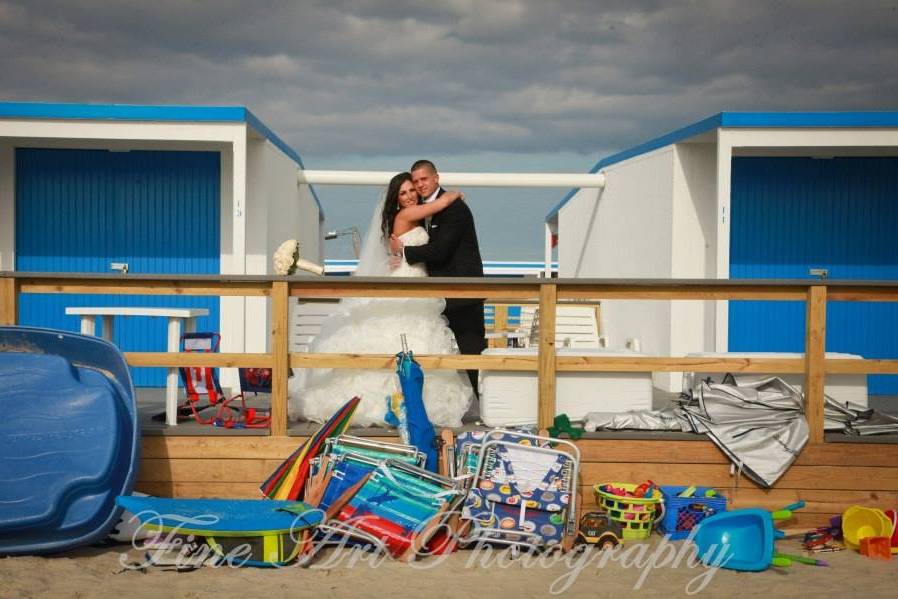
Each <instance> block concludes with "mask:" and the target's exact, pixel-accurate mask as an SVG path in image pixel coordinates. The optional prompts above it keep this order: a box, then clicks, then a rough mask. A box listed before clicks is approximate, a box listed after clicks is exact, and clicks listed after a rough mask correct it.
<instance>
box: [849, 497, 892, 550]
mask: <svg viewBox="0 0 898 599" xmlns="http://www.w3.org/2000/svg"><path fill="white" fill-rule="evenodd" d="M842 535H843V536H844V537H845V544H846V545H848V546H849V547H851V548H852V549H854V550H857V549H859V548H860V545H861V539H865V538H867V537H891V536H892V521H891V520H889V518H888V516H886V515H885V512H883V511H882V510H877V509H875V508H869V507H860V506H857V505H853V506H851V507H850V508H848V509H847V510H845V512H844V513H843V514H842Z"/></svg>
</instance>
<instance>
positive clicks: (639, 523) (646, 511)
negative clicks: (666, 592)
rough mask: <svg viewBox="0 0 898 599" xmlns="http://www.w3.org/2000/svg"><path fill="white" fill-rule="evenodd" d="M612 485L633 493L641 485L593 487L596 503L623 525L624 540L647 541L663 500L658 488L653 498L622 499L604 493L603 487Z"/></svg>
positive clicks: (618, 484) (619, 484) (654, 490)
mask: <svg viewBox="0 0 898 599" xmlns="http://www.w3.org/2000/svg"><path fill="white" fill-rule="evenodd" d="M605 485H611V486H612V487H614V488H617V489H623V490H624V491H630V492H633V491H635V490H636V488H637V487H638V486H639V485H631V484H629V483H602V484H597V485H593V487H592V490H593V492H594V493H595V495H596V503H597V504H598V506H599V507H600V508H602V510H604V511H605V512H606V513H607V514H608V517H609V518H611V519H612V520H614V521H615V522H618V523H619V524H620V525H621V529H622V533H623V538H624V539H625V540H627V539H647V538H648V537H649V535H650V534H652V525H653V524H654V523H655V520H657V519H658V518H657V517H656V516H655V513H656V512H657V510H658V506H659V505H660V504H661V501H662V500H663V496H662V495H661V491H660V490H659V489H658V488H655V489H653V490H652V495H651V497H622V496H620V495H614V494H613V493H608V492H607V491H603V490H602V487H604V486H605Z"/></svg>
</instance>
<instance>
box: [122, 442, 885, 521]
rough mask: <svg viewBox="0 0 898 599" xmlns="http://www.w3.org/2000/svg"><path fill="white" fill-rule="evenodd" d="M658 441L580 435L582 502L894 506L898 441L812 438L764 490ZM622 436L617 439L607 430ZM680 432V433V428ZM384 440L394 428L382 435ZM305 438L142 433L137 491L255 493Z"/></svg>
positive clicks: (712, 455) (825, 510) (709, 446)
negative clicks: (695, 495)
mask: <svg viewBox="0 0 898 599" xmlns="http://www.w3.org/2000/svg"><path fill="white" fill-rule="evenodd" d="M652 435H654V438H653V439H633V438H627V437H628V436H630V435H627V434H625V433H621V434H607V433H606V434H605V437H606V438H600V439H581V440H580V441H577V445H578V447H579V448H580V451H581V452H582V454H583V464H582V467H581V471H580V484H581V487H580V490H581V493H580V494H581V502H580V506H581V509H583V508H586V509H589V508H591V507H593V506H595V501H594V499H593V495H592V485H593V484H595V483H598V482H610V481H634V482H640V481H644V480H646V479H651V480H653V481H655V482H656V483H658V484H671V485H688V484H700V485H703V486H713V487H717V488H718V489H720V490H721V491H722V492H723V493H724V494H725V495H726V496H727V497H730V498H731V499H732V504H731V505H732V507H734V508H736V507H763V508H767V509H774V508H780V507H783V506H785V505H788V504H790V503H792V502H794V501H796V500H798V499H803V500H805V502H807V507H806V508H805V509H803V510H802V511H800V512H798V515H797V518H796V520H795V521H794V522H790V523H788V525H789V526H790V527H809V526H815V525H822V524H825V523H827V522H828V520H829V518H830V517H831V516H833V515H836V514H840V513H842V511H844V510H845V508H847V507H848V506H850V505H866V506H871V507H880V508H886V507H890V506H896V505H898V445H896V444H894V439H892V441H893V443H892V444H877V443H822V444H813V445H808V446H807V447H806V448H805V449H804V451H802V452H801V455H800V456H799V457H798V460H797V461H796V462H795V464H794V465H793V466H792V467H791V468H790V469H789V471H788V472H787V473H786V474H785V475H784V476H783V477H782V478H781V479H780V480H779V481H777V484H776V486H775V488H773V489H762V488H759V487H758V486H757V485H755V484H754V483H752V482H751V481H749V480H748V479H747V478H745V477H744V476H743V477H742V478H741V479H739V481H738V483H737V481H736V478H735V477H734V476H733V475H732V474H731V471H730V462H729V461H728V460H727V459H726V457H725V456H724V455H723V453H722V452H721V451H720V450H719V449H717V447H716V446H715V445H714V444H713V443H711V442H710V441H708V440H706V439H705V438H704V437H703V436H698V435H696V436H695V439H694V440H683V437H684V436H685V435H679V438H673V439H671V438H670V436H668V435H665V434H663V433H652ZM608 437H616V438H608ZM675 437H676V436H675ZM381 438H383V439H384V440H389V439H395V437H393V436H385V437H381ZM303 440H304V437H257V436H240V437H234V436H230V437H221V436H202V437H184V436H152V437H151V436H146V437H144V440H143V457H142V460H141V467H140V472H139V474H138V479H137V487H136V488H137V490H138V491H142V492H144V493H150V494H153V495H161V496H171V497H244V498H254V497H259V489H258V487H259V484H260V483H261V482H262V481H263V480H265V478H266V477H267V476H268V475H269V474H270V473H271V471H272V470H273V469H274V468H275V467H276V466H277V465H278V464H279V463H280V462H281V461H282V460H283V459H284V458H285V457H287V456H288V455H289V454H290V453H291V452H292V451H293V450H295V449H296V448H297V447H298V446H299V444H300V443H302V441H303Z"/></svg>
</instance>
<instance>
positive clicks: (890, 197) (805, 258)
mask: <svg viewBox="0 0 898 599" xmlns="http://www.w3.org/2000/svg"><path fill="white" fill-rule="evenodd" d="M731 203H732V210H731V214H732V222H731V228H730V231H731V237H730V276H731V277H732V278H734V279H768V278H769V279H807V278H812V277H813V275H811V270H812V269H822V270H825V271H826V272H827V276H828V277H829V278H830V279H867V280H898V234H896V232H898V158H894V157H882V158H834V159H823V160H817V159H811V158H755V157H739V158H734V159H733V169H732V194H731ZM729 314H730V316H729V349H730V351H785V352H801V351H804V337H805V332H804V320H805V305H804V303H803V302H764V301H738V302H737V301H732V302H730V310H729ZM826 349H827V351H831V352H846V353H853V354H860V355H862V356H863V357H865V358H898V304H896V303H894V302H893V303H883V302H878V303H870V302H829V303H828V305H827V318H826ZM868 385H869V392H870V394H872V395H894V394H898V376H893V375H873V376H869V377H868Z"/></svg>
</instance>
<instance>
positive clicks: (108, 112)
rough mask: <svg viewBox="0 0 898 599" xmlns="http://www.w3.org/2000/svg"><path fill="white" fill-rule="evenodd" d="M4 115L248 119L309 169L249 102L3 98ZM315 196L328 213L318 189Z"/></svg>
mask: <svg viewBox="0 0 898 599" xmlns="http://www.w3.org/2000/svg"><path fill="white" fill-rule="evenodd" d="M0 119H50V120H83V121H144V122H146V121H155V122H174V123H185V122H190V123H246V125H247V126H248V127H249V128H251V129H253V130H254V131H256V133H258V134H259V135H261V136H262V137H264V138H266V139H267V140H268V141H270V142H271V144H272V145H273V146H275V147H276V148H278V149H279V150H280V151H281V152H283V153H284V154H285V155H286V156H288V157H289V158H290V159H292V160H293V161H294V162H295V163H296V164H297V166H299V168H301V169H305V165H304V164H303V162H302V157H301V156H300V155H299V153H298V152H297V151H296V150H294V149H293V148H291V147H290V146H289V145H287V142H285V141H284V140H283V139H281V138H280V137H278V135H277V134H276V133H275V132H274V131H272V130H271V129H270V128H269V127H268V126H267V125H266V124H265V123H263V122H262V121H261V120H260V119H259V117H257V116H256V115H255V114H253V113H252V112H251V111H250V110H249V109H248V108H247V107H245V106H170V105H139V104H55V103H47V102H0ZM310 189H311V191H312V197H313V198H314V199H315V203H316V204H318V210H319V213H320V214H321V215H322V217H323V215H324V210H323V209H322V207H321V202H320V200H319V199H318V195H317V194H316V193H315V189H314V188H311V186H310Z"/></svg>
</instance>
